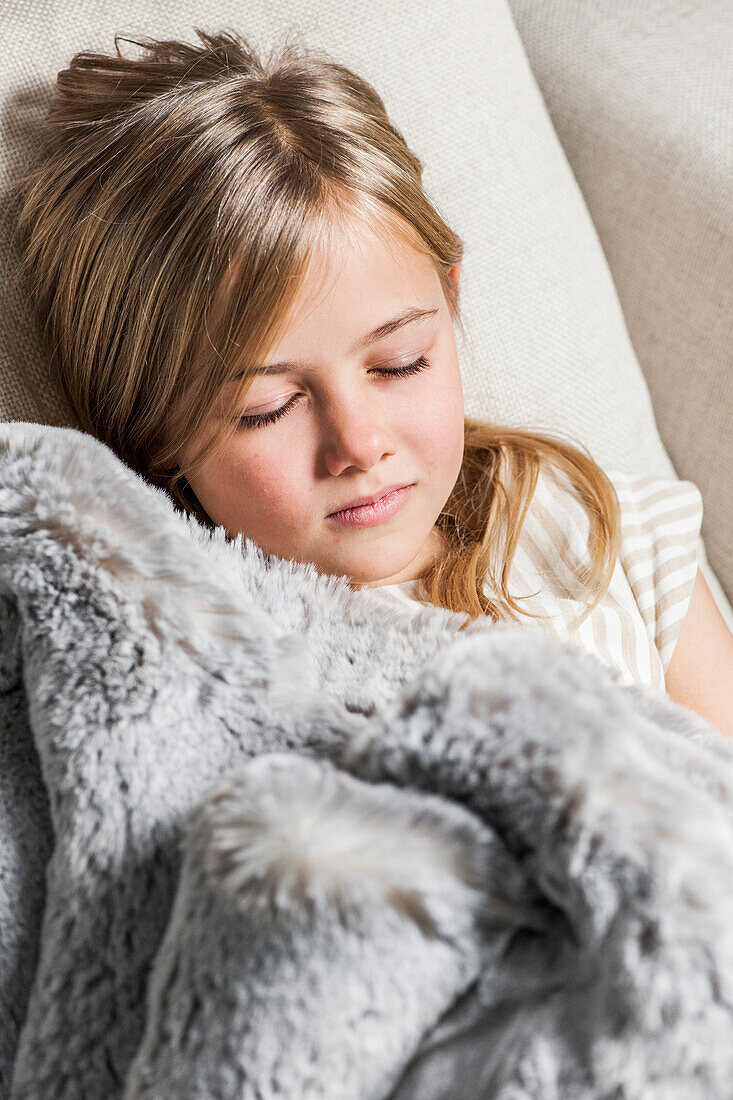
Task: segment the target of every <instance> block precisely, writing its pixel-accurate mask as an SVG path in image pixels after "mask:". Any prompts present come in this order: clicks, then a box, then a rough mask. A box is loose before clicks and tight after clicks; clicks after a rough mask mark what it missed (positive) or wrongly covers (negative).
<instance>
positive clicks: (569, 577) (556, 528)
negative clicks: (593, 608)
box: [536, 502, 584, 600]
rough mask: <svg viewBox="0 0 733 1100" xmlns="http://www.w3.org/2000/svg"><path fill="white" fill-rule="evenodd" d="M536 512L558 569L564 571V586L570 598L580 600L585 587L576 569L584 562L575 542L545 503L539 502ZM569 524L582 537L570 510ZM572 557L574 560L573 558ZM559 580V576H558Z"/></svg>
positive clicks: (567, 516)
mask: <svg viewBox="0 0 733 1100" xmlns="http://www.w3.org/2000/svg"><path fill="white" fill-rule="evenodd" d="M536 512H537V516H538V518H539V520H540V521H541V523H542V525H543V527H544V531H545V533H546V535H547V538H548V540H549V545H548V549H549V550H550V552H551V553H552V552H554V558H555V561H556V569H557V566H558V565H559V567H560V569H561V570H562V572H563V575H564V577H565V581H564V582H562V583H563V587H564V589H565V594H566V595H567V598H568V599H573V600H580V599H581V598H582V596H583V593H584V587H583V585H582V584H581V582H580V579H579V577H578V575H577V573H575V572H574V569H577V568H578V567H579V566H581V565H582V564H583V563H582V561H581V560H580V558H579V557H578V554H577V550H576V547H575V545H574V544H573V541H572V539H571V538H570V537H569V535H568V532H567V530H563V528H562V527H561V526H560V524H559V522H558V520H557V519H556V517H555V516H554V515H553V514H552V512H550V511H549V509H547V508H545V506H544V505H543V504H540V503H539V502H538V503H537V505H536ZM565 516H566V518H567V522H568V524H571V525H572V529H573V530H574V531H575V532H576V534H577V535H578V536H579V538H582V533H581V531H580V530H579V528H578V526H577V524H576V523H575V522H574V520H573V518H572V516H570V514H569V513H568V512H566V513H565ZM570 559H572V562H571V560H570ZM558 580H559V577H558Z"/></svg>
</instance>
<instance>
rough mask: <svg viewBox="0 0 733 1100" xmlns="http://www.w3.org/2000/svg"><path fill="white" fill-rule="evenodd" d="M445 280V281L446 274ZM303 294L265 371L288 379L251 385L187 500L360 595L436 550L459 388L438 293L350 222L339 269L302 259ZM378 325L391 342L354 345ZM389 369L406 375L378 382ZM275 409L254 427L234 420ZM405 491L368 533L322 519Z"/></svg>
mask: <svg viewBox="0 0 733 1100" xmlns="http://www.w3.org/2000/svg"><path fill="white" fill-rule="evenodd" d="M451 274H452V276H453V278H454V281H457V277H458V269H457V267H456V268H454V269H453V270H452V272H451ZM304 283H305V285H306V286H307V287H308V292H307V293H305V294H303V293H301V295H300V297H299V298H298V299H296V301H295V302H294V304H293V308H292V309H291V311H290V314H289V316H288V318H287V322H286V326H285V329H284V333H285V335H284V336H283V338H282V339H281V340H280V342H279V343H278V344H277V346H276V347H274V348H273V350H272V354H271V355H270V356H269V358H268V364H267V365H268V366H269V365H271V364H275V363H278V364H279V363H282V362H285V361H287V367H286V368H281V370H278V371H277V372H275V371H272V372H271V373H263V374H258V375H257V377H256V379H255V381H254V383H253V385H252V388H251V389H250V391H249V393H248V395H247V397H246V398H245V399H244V400H243V407H242V408H241V409H239V410H237V414H238V416H240V417H241V418H242V419H241V423H240V425H239V426H238V428H237V430H236V432H235V433H234V435H233V436H232V437H231V438H230V439H229V440H228V441H227V442H226V443H225V444H224V445H223V446H222V447H220V448H219V450H217V451H216V452H215V453H213V454H212V455H210V456H209V458H208V461H206V462H205V464H204V465H203V466H202V467H201V468H200V469H199V470H198V472H197V473H195V474H193V475H192V476H191V478H190V479H189V480H190V484H191V487H192V489H193V491H194V493H195V494H196V496H197V497H198V499H199V501H200V502H201V505H202V506H203V508H204V509H205V510H206V512H207V513H208V515H209V516H210V517H211V519H212V520H213V521H214V523H216V524H219V525H223V526H224V527H225V528H226V529H227V531H228V532H229V533H230V534H231V535H232V536H235V535H236V534H238V533H240V532H241V533H242V535H243V536H244V537H245V538H249V539H252V540H253V541H254V542H256V543H257V544H258V546H259V547H260V548H261V549H262V550H263V551H264V552H265V553H267V554H275V555H277V556H278V557H281V558H290V559H292V560H294V561H301V562H313V563H314V564H315V566H316V568H317V570H318V572H319V573H327V574H339V575H346V576H348V577H349V578H351V580H352V581H353V582H355V583H356V584H358V585H363V586H365V587H377V586H379V585H383V584H393V583H397V582H401V581H407V580H413V579H414V578H415V577H416V576H417V575H418V574H419V573H420V571H421V570H422V569H423V568H424V567H425V566H426V565H427V564H428V563H429V562H430V561H431V560H432V559H433V557H434V556H435V555H436V554H437V552H438V551H439V550H440V548H441V543H442V536H441V535H440V534H439V532H438V530H437V528H436V527H435V522H436V520H437V518H438V516H439V514H440V512H441V510H442V508H443V506H444V505H445V502H446V501H447V499H448V497H449V495H450V492H451V490H452V488H453V486H454V484H455V482H456V480H457V478H458V475H459V473H460V469H461V462H462V458H463V416H464V407H463V387H462V384H461V374H460V370H459V365H458V356H457V352H456V344H455V337H454V332H453V324H452V321H451V316H450V312H449V308H448V303H447V301H446V298H445V295H444V293H443V290H442V287H441V284H440V280H439V279H438V276H437V273H436V271H435V269H434V268H433V266H432V264H431V263H430V261H429V260H428V259H427V257H425V256H423V255H422V254H421V253H419V252H418V251H416V250H415V249H413V248H412V247H410V246H409V245H408V244H406V243H402V242H401V241H398V240H397V239H394V240H393V239H392V238H390V239H389V241H388V242H385V240H384V239H383V238H382V239H380V238H379V237H378V236H377V235H375V233H374V232H373V231H372V230H369V229H368V228H366V227H365V226H364V225H363V224H362V223H361V222H360V223H358V224H354V226H353V232H352V233H350V234H349V236H348V240H347V241H346V242H345V244H344V248H343V250H342V253H341V255H340V256H339V257H338V261H337V262H336V263H332V262H331V261H330V260H323V259H322V258H321V257H318V258H317V259H314V260H313V261H312V262H311V271H309V273H308V276H307V277H306V279H305V281H304ZM418 310H419V311H421V312H422V314H423V315H422V316H420V317H419V318H418V317H415V319H413V320H411V321H409V322H408V323H401V324H397V323H396V322H397V320H399V319H400V318H404V317H405V316H406V315H407V314H408V311H412V312H413V313H415V312H416V311H418ZM386 322H395V323H394V324H391V325H390V329H391V331H386V329H385V332H384V334H381V335H379V336H378V337H377V338H373V339H370V340H369V341H368V342H367V341H366V339H365V338H366V337H367V334H370V333H372V331H373V330H375V329H376V328H377V326H385V325H386ZM413 363H417V367H415V368H412V366H411V364H413ZM401 367H402V368H409V371H411V372H412V373H406V374H404V375H403V376H402V377H400V376H399V375H396V376H391V377H390V376H389V375H388V374H387V373H386V372H388V371H390V370H393V369H399V368H401ZM418 368H419V369H418ZM235 385H236V383H232V384H230V389H229V390H228V391H227V390H225V391H224V393H223V395H222V397H223V399H224V400H226V399H230V398H231V397H232V396H233V394H234V393H235V392H236V390H235V389H234V386H235ZM226 407H227V406H226V405H222V409H225V408H226ZM281 410H282V415H281V416H279V417H278V418H277V419H276V420H274V421H272V422H270V423H266V422H265V423H262V424H261V426H257V421H256V419H252V420H247V419H246V418H247V417H252V418H255V417H265V416H266V415H267V414H269V413H274V412H277V411H281ZM195 443H196V441H195V440H194V441H193V444H192V446H193V445H194V444H195ZM191 453H193V452H191ZM184 457H188V452H187V454H186V456H184ZM409 484H413V488H412V489H411V490H410V491H409V492H408V493H407V494H406V496H405V503H404V504H403V505H402V507H401V508H400V509H399V510H398V511H397V512H396V513H395V514H393V515H392V516H390V517H388V518H386V519H383V520H382V522H379V523H377V524H375V525H374V526H369V527H343V526H341V525H339V524H338V523H337V522H336V521H335V520H334V519H333V518H331V516H330V514H331V513H332V512H334V511H337V510H339V509H342V508H344V507H345V506H346V505H347V504H349V503H350V502H351V501H353V500H354V499H355V498H360V497H365V496H372V495H374V494H378V493H379V492H380V491H381V490H384V489H386V488H389V487H391V486H393V485H400V486H403V485H409Z"/></svg>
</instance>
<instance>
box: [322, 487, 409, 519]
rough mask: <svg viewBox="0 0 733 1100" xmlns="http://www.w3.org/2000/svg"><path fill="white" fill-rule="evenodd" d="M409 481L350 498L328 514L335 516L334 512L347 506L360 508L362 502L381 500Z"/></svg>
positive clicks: (372, 502) (341, 510) (343, 509)
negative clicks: (370, 493) (369, 494)
mask: <svg viewBox="0 0 733 1100" xmlns="http://www.w3.org/2000/svg"><path fill="white" fill-rule="evenodd" d="M409 484H412V483H411V482H398V483H397V484H396V485H387V486H385V488H384V489H380V490H379V491H378V492H376V493H372V495H371V496H368V497H357V498H356V499H355V500H350V501H349V503H348V504H342V505H341V507H340V508H336V509H335V510H334V511H333V512H329V513H328V514H329V515H330V516H335V515H336V512H345V511H346V510H347V508H361V506H362V505H363V504H374V502H375V501H377V500H381V499H382V497H386V496H387V495H388V494H389V493H393V492H394V491H395V489H404V488H405V487H406V486H407V485H409Z"/></svg>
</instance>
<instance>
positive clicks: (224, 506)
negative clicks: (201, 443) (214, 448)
mask: <svg viewBox="0 0 733 1100" xmlns="http://www.w3.org/2000/svg"><path fill="white" fill-rule="evenodd" d="M209 484H210V488H211V491H212V492H213V493H215V495H216V498H217V501H218V505H219V510H220V512H222V513H223V512H226V513H227V514H228V515H229V516H230V517H233V518H235V519H238V520H239V521H240V522H242V523H246V524H247V527H248V529H249V530H251V531H253V532H255V531H257V530H265V529H266V528H271V527H274V526H281V525H282V524H288V523H292V522H293V521H295V520H297V517H298V516H299V515H300V513H301V512H302V510H303V508H304V507H307V505H308V503H309V499H308V498H309V493H310V491H311V490H310V486H306V485H305V484H304V483H303V482H302V479H301V478H300V476H299V472H298V468H297V463H296V462H294V461H293V453H292V450H287V451H285V450H284V449H283V448H282V447H272V448H269V447H267V446H266V445H264V444H263V445H261V446H259V447H256V448H254V449H253V450H252V452H251V453H249V454H247V456H246V458H245V457H243V456H242V455H241V454H238V453H237V452H236V450H235V451H234V452H233V453H231V454H230V455H229V456H227V458H226V459H224V460H223V461H222V462H221V463H220V464H219V468H218V470H217V471H216V474H215V476H214V477H213V478H211V477H210V478H209Z"/></svg>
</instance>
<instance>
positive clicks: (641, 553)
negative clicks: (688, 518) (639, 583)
mask: <svg viewBox="0 0 733 1100" xmlns="http://www.w3.org/2000/svg"><path fill="white" fill-rule="evenodd" d="M697 532H698V527H697V525H695V526H694V527H693V528H690V530H689V531H687V532H681V533H680V532H678V533H677V534H672V535H659V536H656V537H654V545H653V546H640V547H639V548H638V550H629V551H626V552H625V553H622V564H623V566H624V569H626V570H627V571H628V572H630V571H631V570H632V569H634V568H635V566H636V565H637V564H638V563H639V562H640V561H644V560H645V559H646V558H654V557H657V556H658V555H659V552H660V551H662V550H666V549H667V547H670V548H672V549H674V548H676V547H677V548H678V547H681V546H684V545H685V544H686V543H692V542H693V536H694V545H695V547H696V545H697ZM625 537H626V535H625V533H624V538H625ZM690 552H692V547H691V550H690ZM695 553H697V550H696V549H695Z"/></svg>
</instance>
